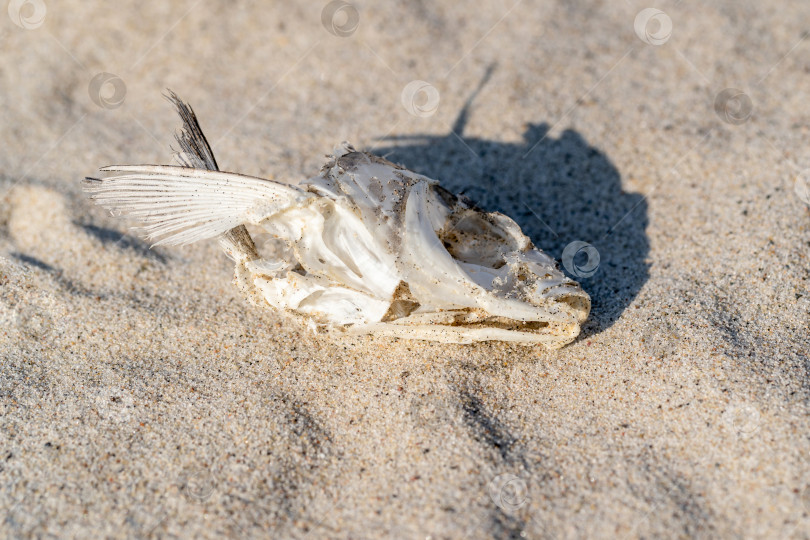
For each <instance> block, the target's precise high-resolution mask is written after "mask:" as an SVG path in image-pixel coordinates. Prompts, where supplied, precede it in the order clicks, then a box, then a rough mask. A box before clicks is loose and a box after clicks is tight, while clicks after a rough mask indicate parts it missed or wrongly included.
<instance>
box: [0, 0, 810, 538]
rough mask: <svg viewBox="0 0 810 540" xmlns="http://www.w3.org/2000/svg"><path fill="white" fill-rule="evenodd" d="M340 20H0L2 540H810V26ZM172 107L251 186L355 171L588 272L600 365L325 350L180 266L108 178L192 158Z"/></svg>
mask: <svg viewBox="0 0 810 540" xmlns="http://www.w3.org/2000/svg"><path fill="white" fill-rule="evenodd" d="M19 4H21V2H11V4H10V9H9V12H10V13H11V14H12V15H14V9H16V8H17V6H18V5H19ZM507 4H508V5H507ZM326 6H327V2H325V1H324V2H316V3H312V2H297V3H287V2H285V3H281V2H278V3H273V4H269V3H268V4H260V3H249V2H214V1H203V2H198V1H183V2H143V3H142V2H117V3H106V4H105V3H90V2H78V1H75V0H73V1H62V2H58V3H57V2H51V1H47V0H46V1H45V2H42V1H31V2H28V4H26V5H25V6H22V11H21V12H19V10H18V12H19V13H21V17H20V18H17V19H16V23H19V24H16V23H15V21H14V20H12V17H7V16H6V14H5V13H0V50H2V52H1V53H0V88H2V92H0V122H1V123H2V126H3V129H2V135H0V140H2V151H0V171H2V172H0V322H2V325H1V326H0V357H2V365H0V411H1V413H0V537H15V538H16V537H47V536H58V537H85V538H88V537H89V538H101V537H110V538H112V537H166V538H168V537H209V538H220V537H223V536H230V537H237V538H252V537H265V538H266V537H273V538H303V537H310V538H326V537H328V538H383V537H390V538H434V539H435V538H491V537H495V538H507V537H514V538H558V539H559V538H585V537H587V538H617V537H618V538H652V537H745V538H808V537H810V453H809V452H810V441H808V434H810V416H809V413H810V411H809V410H808V397H810V374H809V373H808V357H807V351H808V350H810V335H809V334H808V321H809V320H810V290H809V289H810V280H808V276H810V260H808V254H810V212H808V204H810V196H808V195H807V193H808V192H807V191H806V186H807V185H810V173H808V172H807V171H810V147H808V144H807V143H808V140H810V108H808V106H807V103H808V101H810V61H808V58H810V39H807V36H808V34H807V32H808V25H809V24H810V6H808V5H807V4H806V3H805V2H800V1H792V2H782V3H778V4H777V3H765V4H762V3H758V2H748V1H743V2H734V3H729V2H707V3H693V2H681V3H678V2H667V3H664V4H662V5H660V6H658V7H659V8H660V10H661V12H660V13H659V12H649V11H648V12H643V13H642V10H644V9H645V8H648V7H650V6H649V5H647V4H644V3H639V2H636V1H634V0H631V1H628V2H610V3H607V2H583V3H577V4H572V3H567V2H551V1H534V2H533V1H528V0H526V1H522V2H520V1H518V2H516V3H514V4H512V3H511V2H509V3H501V2H465V3H458V4H457V5H453V4H452V3H450V2H442V3H429V2H400V3H395V2H373V3H372V2H365V1H357V2H354V3H353V4H352V5H343V4H332V5H331V8H332V11H334V14H333V15H334V16H332V14H331V12H329V11H328V9H327V11H323V10H324V9H326V8H325V7H326ZM43 9H44V11H42V10H43ZM662 14H663V16H662ZM355 15H357V17H356V19H355V17H354V16H355ZM41 16H42V17H44V18H42V17H41ZM645 21H646V24H645ZM355 22H356V27H355ZM634 22H636V23H637V24H636V25H635V26H634ZM669 22H671V34H670V32H669V26H668V25H669ZM645 28H646V32H645ZM105 74H106V75H105ZM93 81H95V82H93ZM412 81H425V82H426V83H427V84H429V85H431V87H432V88H434V89H435V92H434V93H433V94H431V95H427V94H425V95H423V96H422V97H420V98H418V99H417V101H416V102H411V101H409V100H408V99H406V100H405V103H404V104H403V97H402V96H403V89H405V88H407V87H408V85H409V83H411V82H412ZM102 83H106V84H102ZM99 88H100V89H99ZM166 88H171V89H172V90H174V91H176V92H177V93H178V94H179V95H180V96H181V97H182V98H183V99H185V100H187V101H189V102H190V103H191V105H192V106H193V107H194V109H195V111H196V113H197V115H198V117H199V119H200V122H201V125H202V127H203V129H204V130H205V133H206V134H207V136H208V139H209V141H210V142H211V144H212V146H213V150H214V152H215V155H216V157H217V159H218V161H219V166H220V168H221V169H222V170H226V171H234V172H241V173H245V174H251V175H257V176H262V177H266V178H275V179H279V180H285V181H291V182H297V181H300V180H302V179H305V178H308V177H310V176H313V175H315V174H316V173H317V172H318V170H319V168H320V167H321V165H322V164H323V163H324V162H325V158H324V155H325V154H328V153H330V152H331V150H332V149H333V148H334V147H335V146H337V145H338V144H339V143H340V142H341V141H343V140H349V141H351V142H352V143H354V145H355V146H357V147H358V148H362V149H366V150H370V151H373V152H376V153H378V154H380V155H386V156H387V157H388V158H389V159H391V160H393V161H396V162H399V163H402V164H404V165H406V166H407V167H409V168H412V169H414V170H416V171H418V172H422V173H424V174H428V175H429V176H431V177H434V178H438V179H439V180H441V182H442V184H443V185H444V186H445V187H447V188H448V189H450V190H452V191H455V192H462V191H463V192H464V193H465V194H466V195H468V196H469V197H470V198H472V199H473V200H475V201H476V202H477V203H479V204H480V205H481V206H482V207H484V208H486V209H488V210H498V211H501V212H504V213H506V214H507V215H509V216H511V217H513V218H514V219H515V220H516V221H517V222H518V223H519V224H520V225H521V227H523V230H524V232H526V233H527V234H528V235H529V236H531V237H532V239H533V240H534V241H535V243H536V244H537V245H538V246H539V247H540V248H542V249H544V250H546V251H547V252H548V253H550V254H551V255H553V256H554V257H556V258H558V259H559V258H560V257H561V255H562V252H563V250H564V248H565V247H566V246H567V245H569V244H570V243H571V242H574V241H583V242H587V243H589V244H591V245H592V246H593V247H594V248H595V249H596V250H597V251H598V253H599V257H600V260H599V265H598V268H597V269H596V272H595V273H594V274H593V275H592V276H590V277H583V278H581V279H579V281H580V282H581V284H582V287H583V288H584V289H585V290H586V291H587V292H588V293H589V294H590V295H591V297H592V299H593V309H592V313H591V316H590V318H589V320H588V322H587V323H586V324H585V325H584V327H583V331H582V334H581V336H580V337H579V338H578V339H577V340H576V341H575V342H574V343H572V344H571V345H569V346H567V347H565V348H563V349H561V350H558V351H546V350H544V349H543V348H541V347H522V346H518V345H508V344H503V343H482V344H476V345H468V346H465V345H444V344H436V343H428V342H418V341H406V340H395V339H388V338H381V337H345V336H341V335H332V334H326V335H320V334H318V335H315V334H312V333H310V332H309V331H307V330H306V328H305V327H304V326H303V325H301V324H298V323H295V322H292V321H290V320H288V319H286V318H284V317H282V316H280V315H279V314H278V313H276V312H274V311H272V310H270V309H260V308H257V307H253V306H251V305H250V304H249V303H248V302H247V300H246V299H245V298H243V297H242V296H240V293H239V291H238V290H237V289H236V287H234V286H233V284H232V283H231V281H232V272H233V267H232V264H231V263H230V262H229V261H228V259H227V258H226V257H225V255H224V254H223V253H222V252H221V250H220V249H219V247H218V246H217V244H216V242H213V241H209V242H202V243H199V244H194V245H191V246H186V247H182V248H160V247H158V248H155V249H149V246H148V244H147V243H145V242H144V241H143V240H141V239H140V238H139V237H138V236H137V235H136V234H135V233H133V232H132V231H131V230H130V227H131V226H133V225H134V223H132V222H129V221H126V220H123V219H119V218H115V217H111V216H110V215H109V214H108V213H107V212H106V211H104V210H103V209H102V208H100V207H98V206H95V205H94V204H92V202H91V201H89V200H88V199H87V198H86V196H85V195H84V194H83V193H82V191H81V179H82V178H83V177H84V176H87V175H94V174H97V169H98V168H99V167H101V166H104V165H109V164H118V163H124V164H139V163H170V162H171V159H172V156H171V150H170V145H171V144H172V142H173V139H172V134H173V130H174V129H176V128H177V127H178V126H179V125H180V123H179V119H178V118H177V117H176V115H174V113H173V111H172V108H171V106H170V104H169V103H168V102H166V100H164V99H163V98H162V97H161V93H162V92H164V91H165V89H166ZM410 88H413V87H412V86H411V87H410ZM726 88H732V89H738V90H737V91H736V92H726V93H722V91H723V90H724V89H726ZM431 92H432V90H431ZM437 96H438V98H439V102H438V107H437V108H435V107H434V106H435V105H436V103H435V98H436V97H437ZM718 96H719V97H718ZM735 96H736V97H735ZM427 98H431V99H427ZM425 99H427V101H423V100H425ZM434 108H435V111H434V110H433V109H434ZM802 171H805V174H807V176H805V177H804V178H807V179H808V183H807V184H804V183H802V181H801V180H799V181H798V182H797V180H796V179H797V177H798V176H799V175H800V174H801V173H802ZM580 262H581V261H580ZM573 271H578V270H577V268H576V267H574V268H573Z"/></svg>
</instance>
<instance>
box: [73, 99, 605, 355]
mask: <svg viewBox="0 0 810 540" xmlns="http://www.w3.org/2000/svg"><path fill="white" fill-rule="evenodd" d="M167 98H168V99H169V100H170V101H171V102H172V103H173V104H174V106H175V107H176V109H177V111H178V113H179V114H180V117H181V119H182V121H183V127H182V129H181V130H179V131H178V132H177V134H176V139H177V141H178V143H179V144H180V146H181V148H182V152H178V153H177V154H176V155H177V158H178V161H179V162H180V165H179V166H167V165H114V166H110V167H104V168H102V169H101V171H104V172H109V173H114V174H113V175H112V176H109V177H107V178H104V179H98V178H87V179H86V180H85V184H84V189H85V191H87V192H88V193H89V194H90V196H91V197H92V198H93V199H94V200H95V202H96V203H98V204H100V205H102V206H104V207H105V208H108V209H110V210H111V211H113V213H115V214H117V215H121V214H125V215H129V216H131V217H132V218H134V219H135V220H136V221H138V222H140V224H141V227H140V228H141V230H142V232H143V233H144V236H145V237H146V238H147V239H148V240H149V241H151V242H152V243H153V244H152V245H153V246H155V245H169V246H170V245H186V244H190V243H193V242H197V241H200V240H206V239H214V238H215V239H218V240H219V242H220V244H221V246H222V247H223V249H224V250H225V252H226V254H227V255H228V256H229V257H230V258H231V259H232V260H233V261H234V263H235V264H236V268H235V272H234V273H235V282H236V283H237V285H238V286H239V287H240V289H241V290H242V291H243V292H245V293H246V295H247V296H248V298H249V299H250V300H251V301H252V302H253V303H255V304H257V305H264V306H272V307H273V308H275V309H277V310H280V311H282V312H284V313H288V314H291V315H293V316H295V317H297V318H302V319H304V321H305V322H307V323H308V324H309V325H310V326H311V327H313V328H316V329H327V330H333V331H343V332H348V333H352V334H377V335H385V336H393V337H398V338H407V339H422V340H432V341H442V342H449V343H464V344H468V343H473V342H477V341H487V340H498V341H510V342H516V343H522V344H527V345H531V344H542V345H544V346H545V347H547V348H550V349H556V348H559V347H562V346H564V345H566V344H568V343H570V342H571V341H573V340H574V339H575V338H576V337H577V335H578V334H579V332H580V326H581V324H582V323H583V322H584V321H585V320H586V318H587V316H588V313H589V311H590V305H591V301H590V297H589V296H588V294H587V293H585V292H584V291H583V290H582V288H581V287H580V286H579V284H578V283H577V282H575V281H573V280H571V279H569V278H568V277H566V276H565V275H564V274H563V273H562V272H561V271H560V269H559V266H558V265H557V263H556V261H555V260H554V259H553V258H552V257H550V256H549V255H547V254H545V253H543V252H542V251H541V250H540V249H538V248H536V247H535V246H534V245H533V244H532V242H531V240H530V239H529V238H528V237H527V236H526V235H525V234H523V232H522V231H521V229H520V227H519V226H518V224H517V223H515V221H514V220H512V219H511V218H509V217H508V216H506V215H504V214H501V213H499V212H485V211H483V210H481V209H480V208H478V207H477V206H476V205H475V204H474V203H472V202H471V201H469V200H468V199H466V198H465V197H463V196H456V195H454V194H453V193H451V192H450V191H448V190H446V189H444V188H443V187H441V186H440V185H439V183H438V182H437V181H436V180H432V179H430V178H428V177H426V176H423V175H421V174H417V173H415V172H413V171H410V170H408V169H406V168H404V167H402V166H400V165H396V164H394V163H391V162H389V161H387V160H385V159H383V158H381V157H378V156H375V155H373V154H370V153H367V152H361V151H357V150H355V149H354V148H353V147H352V146H351V145H349V144H348V143H344V144H343V145H342V146H341V147H340V148H339V149H338V150H336V151H335V152H334V155H332V156H329V158H330V159H329V161H328V162H327V163H326V165H324V166H323V168H322V169H321V171H320V174H318V175H317V176H314V177H312V178H310V179H308V180H304V181H302V182H300V183H299V184H297V185H294V184H289V183H283V182H278V181H274V180H267V179H262V178H256V177H252V176H245V175H241V174H235V173H228V172H222V171H219V168H218V166H217V164H216V160H215V159H214V155H213V153H212V152H211V148H210V146H209V145H208V142H207V141H206V139H205V136H204V135H203V133H202V130H201V129H200V126H199V123H198V122H197V118H196V116H195V114H194V112H193V111H192V109H191V107H189V106H188V104H186V103H185V102H183V101H182V100H180V99H179V98H178V97H177V95H176V94H174V93H172V92H169V94H168V95H167ZM245 224H250V225H252V226H256V227H258V228H259V229H260V230H263V231H264V232H266V233H267V235H268V236H269V238H270V239H271V240H270V242H269V244H270V247H271V248H272V249H271V251H272V254H270V255H262V254H260V253H259V250H257V248H256V245H255V243H254V241H253V238H252V237H251V236H250V233H249V232H248V230H247V228H246V227H245Z"/></svg>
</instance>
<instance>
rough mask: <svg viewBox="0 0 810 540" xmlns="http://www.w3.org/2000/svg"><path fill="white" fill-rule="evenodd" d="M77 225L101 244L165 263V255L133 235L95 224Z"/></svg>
mask: <svg viewBox="0 0 810 540" xmlns="http://www.w3.org/2000/svg"><path fill="white" fill-rule="evenodd" d="M76 225H77V226H79V227H81V228H82V229H84V232H86V233H87V234H89V235H91V236H94V237H96V238H98V239H99V240H100V241H101V243H102V244H104V245H105V246H106V245H113V246H117V247H118V248H119V249H122V250H126V251H133V252H135V253H136V254H137V255H140V256H141V257H146V258H147V259H151V260H153V261H156V262H159V263H161V264H166V262H167V260H166V257H165V256H164V255H162V254H160V253H158V252H157V251H155V250H153V249H149V246H148V245H147V244H145V243H144V242H142V241H140V240H139V239H137V238H135V237H134V236H131V235H128V234H123V233H120V232H118V231H116V230H113V229H107V228H104V227H98V226H96V225H86V224H84V223H76Z"/></svg>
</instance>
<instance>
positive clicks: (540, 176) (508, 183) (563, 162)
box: [372, 70, 649, 335]
mask: <svg viewBox="0 0 810 540" xmlns="http://www.w3.org/2000/svg"><path fill="white" fill-rule="evenodd" d="M490 74H491V70H490V71H489V72H487V75H486V76H485V77H484V80H483V81H482V82H481V84H480V85H479V87H478V88H477V89H476V90H475V91H474V92H473V94H472V96H471V97H470V98H469V99H468V100H467V103H466V105H465V106H464V108H463V109H462V111H461V113H460V114H459V116H458V119H457V120H456V122H455V125H454V126H453V130H452V132H450V133H449V134H447V135H445V136H434V135H424V136H422V135H412V136H393V137H387V138H386V139H384V141H385V143H384V144H385V146H378V147H376V148H374V149H373V150H372V152H373V153H375V154H377V155H380V156H384V157H385V158H387V159H389V160H391V161H393V162H395V163H399V164H402V165H404V166H405V167H407V168H409V169H411V170H414V171H416V172H419V173H421V174H424V175H426V176H429V177H431V178H435V179H438V180H440V181H441V183H442V185H443V186H444V187H445V188H447V189H449V190H450V191H453V192H455V193H463V194H464V195H466V196H467V197H469V198H470V199H472V200H473V201H475V202H476V203H477V204H478V205H479V206H480V207H481V208H483V209H485V210H488V211H498V212H502V213H504V214H506V215H508V216H510V217H512V218H513V219H514V220H515V221H517V223H518V224H519V225H520V226H521V228H522V229H523V232H524V233H526V234H527V235H528V236H529V237H530V238H531V239H532V241H533V242H534V243H535V245H536V246H537V247H539V248H541V249H542V250H543V251H545V252H547V253H549V254H550V255H552V256H554V257H555V258H556V259H557V260H558V261H559V260H561V257H562V253H563V250H564V249H565V247H566V246H567V245H568V244H569V243H571V242H574V241H584V242H587V243H589V244H591V245H593V246H594V247H595V248H596V249H597V250H598V252H599V258H600V262H599V266H598V268H597V269H596V272H595V273H593V275H591V276H590V277H582V276H577V275H575V274H572V273H571V269H570V268H564V270H565V271H566V273H568V274H569V275H571V277H573V278H574V279H576V280H577V281H579V282H580V283H581V284H582V287H583V288H584V289H585V291H587V292H588V294H590V295H591V299H592V301H593V307H592V311H591V317H590V319H589V323H586V326H585V328H584V331H583V333H584V335H592V334H595V333H598V332H600V331H602V330H604V329H606V328H608V327H610V326H611V325H612V324H613V323H614V322H615V321H616V319H618V317H619V316H620V315H621V314H622V312H623V311H624V309H625V308H626V307H627V306H628V305H629V304H630V302H631V301H632V300H633V298H635V297H636V295H637V294H638V292H639V290H640V289H641V287H642V286H643V285H644V283H645V282H646V281H647V279H648V277H649V264H648V263H647V262H646V261H645V260H646V258H647V255H648V253H649V241H648V239H647V234H646V229H647V223H648V220H647V202H646V201H645V200H644V198H643V196H642V195H641V194H639V193H627V192H625V191H622V186H621V176H620V174H619V171H618V170H616V167H614V166H613V164H612V163H611V162H610V159H608V157H607V156H605V155H604V154H603V153H602V152H600V151H599V150H598V149H597V148H594V147H593V146H591V145H589V144H588V143H587V141H585V139H584V138H583V137H582V136H581V135H580V134H579V133H577V132H576V131H572V130H566V131H564V132H563V133H562V134H561V135H560V136H559V137H558V138H552V137H550V136H548V133H549V129H550V128H549V125H548V124H547V123H545V122H544V123H540V124H529V125H528V127H527V129H526V131H525V132H524V134H523V141H522V142H520V143H502V142H498V141H492V140H486V139H477V138H473V137H465V136H464V127H465V125H466V123H467V119H468V115H469V111H470V105H471V104H472V101H473V99H474V98H475V96H476V95H477V93H478V92H479V91H480V89H481V88H482V87H483V85H484V84H485V83H486V81H487V79H488V78H489V75H490ZM587 258H588V257H587V254H586V253H584V252H582V253H580V254H579V255H577V256H576V257H575V258H574V260H573V263H574V264H575V265H579V267H580V268H587ZM569 266H572V265H569ZM573 271H574V272H577V268H576V266H574V268H573ZM580 273H582V272H580Z"/></svg>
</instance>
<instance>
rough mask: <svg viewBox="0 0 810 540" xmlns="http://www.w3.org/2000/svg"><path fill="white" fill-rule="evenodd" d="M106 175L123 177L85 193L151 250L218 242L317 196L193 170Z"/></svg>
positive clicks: (134, 169)
mask: <svg viewBox="0 0 810 540" xmlns="http://www.w3.org/2000/svg"><path fill="white" fill-rule="evenodd" d="M101 170H102V171H104V172H117V173H123V174H118V175H115V176H111V177H108V178H105V179H98V178H87V179H86V180H85V183H84V190H85V191H87V192H89V193H90V194H91V197H92V198H93V199H94V200H95V201H96V202H97V203H98V204H100V205H102V206H104V207H105V208H108V209H110V210H111V211H113V212H114V213H118V214H127V215H130V216H132V217H133V218H135V219H136V220H137V221H139V222H140V223H141V224H142V227H141V228H142V230H143V232H144V233H145V234H144V235H145V237H146V238H147V239H148V240H149V241H151V242H153V244H152V245H186V244H190V243H192V242H197V241H199V240H204V239H207V238H214V237H217V236H219V235H221V234H224V233H226V232H227V231H229V230H231V229H233V228H234V227H237V226H239V225H241V224H243V223H258V222H259V221H260V220H261V219H263V218H264V217H267V216H269V215H272V214H273V213H275V212H278V211H280V210H283V209H285V208H287V207H289V206H291V205H293V204H295V203H297V202H300V201H302V200H304V199H306V198H309V197H312V196H313V195H312V194H311V193H307V192H306V191H304V190H302V189H300V188H298V187H296V186H291V185H289V184H283V183H280V182H275V181H273V180H265V179H262V178H255V177H252V176H245V175H241V174H234V173H226V172H219V171H210V170H204V169H192V168H188V167H176V166H167V165H113V166H110V167H104V168H102V169H101Z"/></svg>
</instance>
